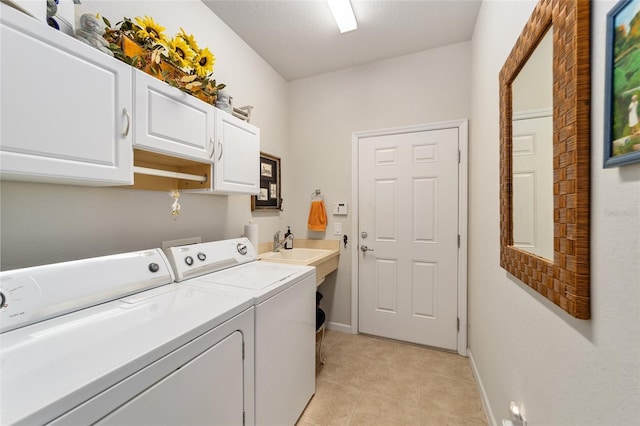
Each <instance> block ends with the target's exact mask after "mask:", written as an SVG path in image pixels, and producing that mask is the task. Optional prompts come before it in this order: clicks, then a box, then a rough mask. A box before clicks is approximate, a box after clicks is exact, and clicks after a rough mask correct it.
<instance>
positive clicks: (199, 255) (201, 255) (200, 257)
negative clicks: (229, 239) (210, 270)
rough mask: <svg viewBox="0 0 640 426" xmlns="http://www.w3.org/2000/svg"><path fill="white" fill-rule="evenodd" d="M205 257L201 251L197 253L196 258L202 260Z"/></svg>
mask: <svg viewBox="0 0 640 426" xmlns="http://www.w3.org/2000/svg"><path fill="white" fill-rule="evenodd" d="M206 258H207V255H206V254H204V253H203V252H200V253H198V259H199V260H201V261H202V262H204V261H205V259H206Z"/></svg>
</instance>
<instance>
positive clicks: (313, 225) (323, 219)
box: [308, 200, 327, 231]
mask: <svg viewBox="0 0 640 426" xmlns="http://www.w3.org/2000/svg"><path fill="white" fill-rule="evenodd" d="M308 222H309V223H308V224H309V229H310V230H311V231H326V230H327V212H326V211H325V209H324V201H322V200H320V201H312V202H311V209H309V221H308Z"/></svg>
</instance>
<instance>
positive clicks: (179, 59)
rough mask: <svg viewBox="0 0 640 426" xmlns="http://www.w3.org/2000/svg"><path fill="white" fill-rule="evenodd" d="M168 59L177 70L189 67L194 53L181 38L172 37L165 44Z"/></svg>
mask: <svg viewBox="0 0 640 426" xmlns="http://www.w3.org/2000/svg"><path fill="white" fill-rule="evenodd" d="M167 50H168V55H169V59H170V60H171V61H172V62H173V63H174V64H175V65H177V66H178V67H179V68H187V67H189V66H190V65H191V60H192V59H193V57H194V55H195V53H194V52H193V50H191V49H190V48H189V45H188V44H187V42H186V41H184V39H183V38H182V37H174V38H172V39H171V40H169V42H168V43H167Z"/></svg>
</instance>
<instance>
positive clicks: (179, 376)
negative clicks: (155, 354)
mask: <svg viewBox="0 0 640 426" xmlns="http://www.w3.org/2000/svg"><path fill="white" fill-rule="evenodd" d="M242 363H243V361H242V334H241V333H240V332H239V331H236V332H234V333H232V334H231V335H229V336H228V337H226V338H225V339H224V340H222V341H220V342H219V343H217V344H216V345H215V346H212V347H211V348H209V349H208V350H206V351H205V352H203V353H202V354H200V355H199V356H197V357H196V358H194V359H193V360H191V361H190V362H188V363H187V364H185V365H184V366H183V367H182V368H179V369H177V370H175V371H174V372H173V373H171V374H170V375H168V376H166V377H164V378H163V379H162V380H160V381H159V382H157V383H156V384H154V385H153V386H151V387H150V388H148V389H147V390H145V391H143V392H142V393H140V394H139V395H137V396H136V397H134V398H132V399H131V400H129V401H128V402H127V403H126V404H124V405H122V406H121V407H120V408H118V409H117V410H115V411H113V412H112V413H111V414H109V415H107V416H106V417H104V418H103V419H102V420H100V421H99V422H97V423H96V424H98V425H118V426H120V425H125V424H135V425H150V426H159V425H184V426H187V425H205V424H207V425H241V424H243V374H242Z"/></svg>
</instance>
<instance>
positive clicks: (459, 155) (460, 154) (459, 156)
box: [458, 150, 462, 164]
mask: <svg viewBox="0 0 640 426" xmlns="http://www.w3.org/2000/svg"><path fill="white" fill-rule="evenodd" d="M461 157H462V153H461V152H460V150H458V164H460V158H461Z"/></svg>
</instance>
